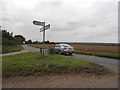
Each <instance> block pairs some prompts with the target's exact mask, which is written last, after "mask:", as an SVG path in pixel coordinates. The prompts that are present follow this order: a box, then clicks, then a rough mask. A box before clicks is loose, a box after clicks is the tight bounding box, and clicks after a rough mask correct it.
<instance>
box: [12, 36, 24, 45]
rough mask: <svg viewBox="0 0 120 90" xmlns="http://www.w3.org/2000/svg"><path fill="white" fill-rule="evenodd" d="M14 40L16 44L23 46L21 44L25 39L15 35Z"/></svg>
mask: <svg viewBox="0 0 120 90" xmlns="http://www.w3.org/2000/svg"><path fill="white" fill-rule="evenodd" d="M14 39H15V41H16V42H17V44H23V42H25V38H24V37H23V36H22V35H15V36H14Z"/></svg>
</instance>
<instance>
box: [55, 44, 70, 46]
mask: <svg viewBox="0 0 120 90" xmlns="http://www.w3.org/2000/svg"><path fill="white" fill-rule="evenodd" d="M57 45H65V46H70V45H68V44H57Z"/></svg>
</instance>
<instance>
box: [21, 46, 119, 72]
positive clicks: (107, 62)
mask: <svg viewBox="0 0 120 90" xmlns="http://www.w3.org/2000/svg"><path fill="white" fill-rule="evenodd" d="M23 48H24V49H25V50H28V51H33V52H39V51H40V50H39V49H38V48H34V47H31V46H27V45H23ZM71 57H73V58H80V59H85V60H88V61H93V62H95V63H98V64H100V65H102V66H104V67H106V68H108V69H110V70H113V71H115V72H118V59H111V58H104V57H97V56H89V55H81V54H73V55H72V56H71Z"/></svg>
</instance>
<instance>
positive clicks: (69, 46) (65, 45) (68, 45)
mask: <svg viewBox="0 0 120 90" xmlns="http://www.w3.org/2000/svg"><path fill="white" fill-rule="evenodd" d="M62 46H63V47H71V46H69V45H62Z"/></svg>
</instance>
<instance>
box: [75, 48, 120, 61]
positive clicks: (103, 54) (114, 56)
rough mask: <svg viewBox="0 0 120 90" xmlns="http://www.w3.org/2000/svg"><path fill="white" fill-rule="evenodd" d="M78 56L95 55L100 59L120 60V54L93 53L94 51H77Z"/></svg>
mask: <svg viewBox="0 0 120 90" xmlns="http://www.w3.org/2000/svg"><path fill="white" fill-rule="evenodd" d="M75 53H76V54H85V55H94V56H99V57H107V58H114V59H119V58H120V54H114V53H104V52H92V51H78V50H76V51H75Z"/></svg>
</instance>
